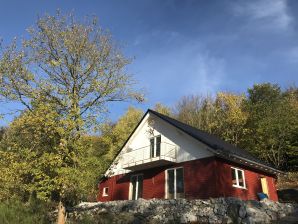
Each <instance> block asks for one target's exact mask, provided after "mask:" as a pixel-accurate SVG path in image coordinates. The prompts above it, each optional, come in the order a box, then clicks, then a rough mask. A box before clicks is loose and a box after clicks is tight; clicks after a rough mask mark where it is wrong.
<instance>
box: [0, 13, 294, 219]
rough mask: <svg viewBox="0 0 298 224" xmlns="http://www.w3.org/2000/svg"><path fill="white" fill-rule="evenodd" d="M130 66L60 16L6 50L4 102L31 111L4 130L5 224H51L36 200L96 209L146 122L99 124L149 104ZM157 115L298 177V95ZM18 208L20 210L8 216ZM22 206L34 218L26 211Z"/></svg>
mask: <svg viewBox="0 0 298 224" xmlns="http://www.w3.org/2000/svg"><path fill="white" fill-rule="evenodd" d="M129 63H130V60H129V59H127V58H126V57H125V56H124V55H123V54H122V52H121V49H119V47H118V46H117V44H116V43H115V42H114V41H113V40H112V38H111V35H110V34H109V33H108V32H107V31H105V30H103V29H102V28H101V27H99V26H98V25H97V22H96V20H94V19H92V18H91V19H90V18H89V19H88V18H87V19H86V20H85V21H84V22H80V21H77V20H76V19H75V18H74V16H73V15H67V16H64V15H61V14H60V13H58V14H57V15H56V16H48V15H46V16H44V17H41V18H39V19H38V21H37V23H36V25H35V26H33V27H32V28H30V29H29V38H28V39H24V40H22V41H21V42H20V43H19V42H18V41H17V40H14V41H13V42H12V44H11V45H10V46H6V47H4V46H2V52H1V54H0V97H1V100H5V101H9V102H19V103H21V104H22V105H23V107H22V111H21V113H20V114H19V116H17V117H16V118H15V119H14V120H13V122H12V123H11V124H10V125H9V126H8V127H6V128H2V129H1V130H0V183H1V184H0V201H1V203H0V222H2V223H14V222H13V221H12V219H13V218H16V217H13V216H12V215H11V214H8V213H9V212H10V211H18V213H17V214H19V216H20V217H27V216H30V217H31V218H32V220H33V219H34V221H30V220H29V218H28V220H29V221H28V223H30V222H31V223H34V222H35V218H36V219H39V221H40V222H36V223H42V221H41V220H42V219H44V217H43V215H40V216H39V213H38V212H36V213H35V214H34V215H35V216H36V217H35V216H33V214H31V213H30V209H29V208H30V205H31V204H32V203H31V202H30V200H32V198H37V200H41V201H43V202H46V203H49V202H58V201H62V202H63V203H64V204H66V205H73V204H75V203H77V202H79V201H81V200H95V197H96V190H97V186H96V185H97V182H98V179H99V177H100V176H101V175H102V174H103V173H104V171H105V170H106V168H107V167H108V166H109V164H110V162H111V161H112V160H113V158H114V156H115V155H116V154H117V152H118V150H119V149H120V148H121V146H122V144H123V143H124V142H125V140H126V139H127V137H128V136H129V134H130V133H131V132H132V130H133V129H134V127H135V126H136V125H137V123H138V121H139V120H140V119H141V117H142V115H143V112H142V111H141V110H139V109H136V108H133V107H130V108H129V109H128V110H127V112H126V113H125V114H124V115H123V116H122V117H121V118H120V119H119V120H118V121H117V122H104V123H99V122H98V121H100V120H101V118H102V115H103V113H104V112H106V111H107V109H108V104H107V103H109V102H116V101H123V100H137V101H143V96H142V94H141V93H140V92H139V91H138V90H136V89H135V87H134V85H133V84H134V83H135V81H134V79H133V77H132V76H131V75H130V74H128V73H127V71H126V70H125V68H126V66H127V65H128V64H129ZM3 104H4V103H3ZM155 110H156V111H158V112H160V113H162V114H166V115H168V116H171V117H174V118H176V119H178V120H180V121H182V122H185V123H187V124H190V125H192V126H194V127H197V128H199V129H202V130H205V131H207V132H209V133H212V134H215V135H217V136H219V137H220V138H222V139H223V140H225V141H228V142H230V143H232V144H234V145H237V146H239V147H240V148H244V149H246V150H249V151H250V152H252V153H253V154H255V155H257V156H259V157H260V158H262V159H264V160H266V161H267V162H269V163H272V164H273V165H275V166H276V167H277V168H279V169H282V170H284V171H289V172H292V174H291V176H293V177H296V176H297V175H295V174H294V173H295V172H297V170H298V89H297V88H296V87H289V88H287V89H281V88H280V86H278V85H273V84H269V83H264V84H259V85H254V86H253V87H251V88H249V89H248V90H247V92H246V93H243V94H235V93H218V94H217V95H216V96H215V97H211V96H198V95H192V96H184V97H182V98H181V99H180V100H179V101H177V103H176V105H174V106H173V107H168V106H165V105H163V104H161V103H159V104H156V107H155ZM94 127H97V128H98V127H100V135H99V136H96V135H91V134H90V133H92V130H93V128H94ZM288 182H289V181H288V180H287V184H288ZM293 186H294V187H297V182H296V185H295V184H294V185H293V184H292V185H291V187H293ZM11 198H13V199H14V201H16V206H12V208H11V209H12V210H7V206H6V205H7V203H8V202H10V201H7V200H8V199H11ZM18 201H21V202H22V203H23V202H24V203H26V206H29V208H28V207H24V208H23V209H20V206H19V205H20V204H19V202H18ZM10 204H12V203H10ZM27 208H28V209H27ZM43 209H44V208H42V209H40V208H37V210H39V211H41V210H42V211H43ZM8 216H9V217H11V218H9V220H10V222H7V221H5V219H4V218H5V217H8ZM1 220H4V221H1ZM22 220H24V219H22ZM18 222H19V219H16V221H15V223H18ZM23 223H26V222H23Z"/></svg>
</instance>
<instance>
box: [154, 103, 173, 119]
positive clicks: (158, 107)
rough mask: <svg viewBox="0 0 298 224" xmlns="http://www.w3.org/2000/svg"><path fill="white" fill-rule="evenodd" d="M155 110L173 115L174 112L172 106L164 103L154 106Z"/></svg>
mask: <svg viewBox="0 0 298 224" xmlns="http://www.w3.org/2000/svg"><path fill="white" fill-rule="evenodd" d="M154 110H155V111H157V112H158V113H161V114H164V115H166V116H170V117H172V116H173V112H172V110H171V108H170V107H168V106H165V105H163V104H162V103H157V104H155V106H154Z"/></svg>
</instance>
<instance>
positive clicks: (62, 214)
mask: <svg viewBox="0 0 298 224" xmlns="http://www.w3.org/2000/svg"><path fill="white" fill-rule="evenodd" d="M65 221H66V211H65V207H64V205H63V203H62V202H61V201H60V202H59V205H58V219H57V224H65Z"/></svg>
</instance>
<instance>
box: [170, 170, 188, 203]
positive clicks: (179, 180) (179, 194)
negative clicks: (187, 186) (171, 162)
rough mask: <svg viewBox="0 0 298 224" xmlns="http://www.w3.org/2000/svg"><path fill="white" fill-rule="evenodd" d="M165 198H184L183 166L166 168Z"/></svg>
mask: <svg viewBox="0 0 298 224" xmlns="http://www.w3.org/2000/svg"><path fill="white" fill-rule="evenodd" d="M166 198H167V199H176V198H184V177H183V168H173V169H168V170H166Z"/></svg>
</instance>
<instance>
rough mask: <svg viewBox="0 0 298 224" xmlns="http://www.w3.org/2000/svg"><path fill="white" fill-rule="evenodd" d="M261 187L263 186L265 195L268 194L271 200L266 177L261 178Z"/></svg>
mask: <svg viewBox="0 0 298 224" xmlns="http://www.w3.org/2000/svg"><path fill="white" fill-rule="evenodd" d="M261 185H262V191H263V193H265V194H267V196H268V198H269V190H268V183H267V179H266V177H262V178H261Z"/></svg>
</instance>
